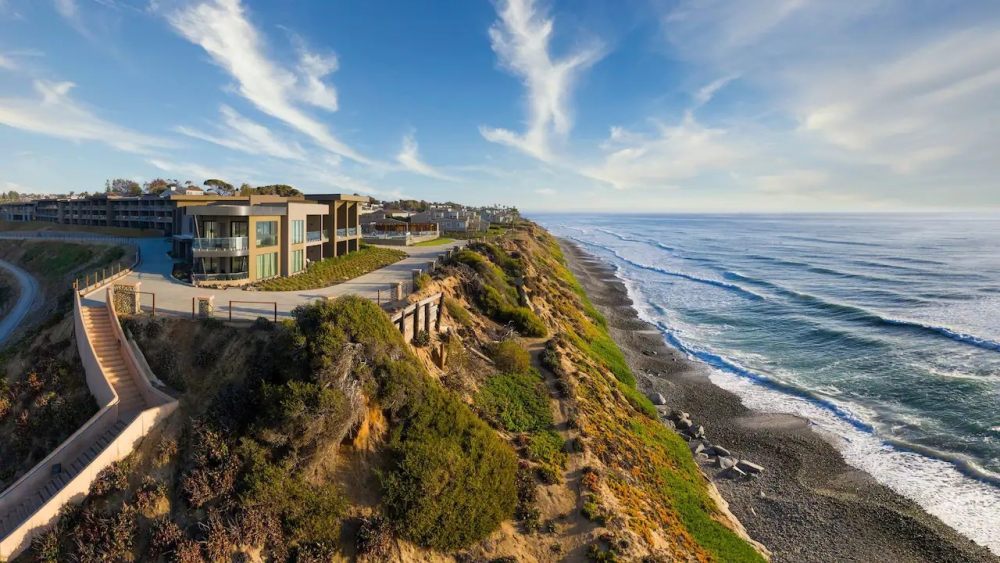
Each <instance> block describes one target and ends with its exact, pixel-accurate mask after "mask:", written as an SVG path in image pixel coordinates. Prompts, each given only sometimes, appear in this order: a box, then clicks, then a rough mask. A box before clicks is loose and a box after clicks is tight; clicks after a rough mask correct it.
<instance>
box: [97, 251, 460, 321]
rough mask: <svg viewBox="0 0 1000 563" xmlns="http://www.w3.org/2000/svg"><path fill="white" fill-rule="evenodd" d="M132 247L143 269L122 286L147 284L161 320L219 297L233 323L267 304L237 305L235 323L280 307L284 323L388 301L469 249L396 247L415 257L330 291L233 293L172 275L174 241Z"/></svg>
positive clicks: (240, 309) (245, 310) (240, 313)
mask: <svg viewBox="0 0 1000 563" xmlns="http://www.w3.org/2000/svg"><path fill="white" fill-rule="evenodd" d="M131 242H133V243H135V244H138V245H139V247H140V249H141V253H142V263H141V264H140V265H139V266H138V267H137V268H135V270H134V271H133V272H132V273H131V274H129V275H128V276H126V277H125V278H123V279H122V280H121V281H122V282H125V283H134V282H141V284H142V285H141V286H140V291H149V292H152V293H155V294H156V314H157V315H159V314H161V313H162V314H165V315H178V316H190V315H191V300H192V298H194V297H201V296H209V295H212V296H214V297H215V300H214V302H215V310H216V316H218V317H220V318H228V316H229V309H230V301H258V302H267V303H233V304H232V310H233V318H234V319H251V320H252V319H255V318H257V317H260V316H265V317H270V316H271V315H272V314H273V313H274V305H273V304H272V302H274V303H277V306H278V317H279V318H283V317H284V318H288V317H290V316H291V311H292V309H294V308H295V307H298V306H299V305H303V304H306V303H310V302H312V301H315V300H317V299H325V298H328V297H338V296H341V295H348V294H356V295H360V296H362V297H365V298H368V299H372V300H377V299H379V296H380V295H381V299H382V300H385V299H386V298H387V295H388V294H389V288H390V287H391V286H392V285H393V284H395V282H397V281H402V282H409V281H410V279H411V276H412V273H411V272H412V271H413V270H414V269H422V270H425V271H426V270H427V269H428V267H429V265H430V264H432V263H433V262H434V260H435V258H436V257H437V256H438V255H440V254H443V253H445V252H446V251H448V250H450V249H451V248H453V247H455V246H462V245H464V244H465V243H466V241H454V242H451V243H447V244H442V245H440V246H417V247H395V246H394V247H391V248H395V249H397V250H402V251H403V252H406V253H407V254H408V255H409V256H408V257H407V258H404V259H403V260H401V261H399V262H396V263H395V264H391V265H389V266H386V267H385V268H382V269H380V270H376V271H374V272H370V273H368V274H365V275H363V276H360V277H358V278H355V279H353V280H351V281H348V282H344V283H340V284H337V285H333V286H330V287H324V288H320V289H308V290H300V291H247V290H244V289H241V288H238V287H233V288H229V289H208V288H201V287H193V286H192V285H190V284H188V283H186V282H182V281H180V280H177V279H176V278H174V277H173V276H172V275H171V272H172V270H173V259H172V258H171V257H170V256H168V255H167V251H168V250H169V249H170V243H169V241H168V240H166V239H131ZM105 296H106V291H105V290H104V289H101V290H98V291H95V292H93V293H90V294H88V295H87V296H85V298H84V305H97V304H100V303H103V302H104V299H105ZM141 299H142V303H143V308H144V309H148V308H149V306H150V305H151V304H152V303H151V298H150V296H148V295H142V296H141Z"/></svg>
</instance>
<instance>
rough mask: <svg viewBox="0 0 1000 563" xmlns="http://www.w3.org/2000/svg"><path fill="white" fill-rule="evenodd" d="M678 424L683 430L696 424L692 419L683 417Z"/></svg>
mask: <svg viewBox="0 0 1000 563" xmlns="http://www.w3.org/2000/svg"><path fill="white" fill-rule="evenodd" d="M676 424H677V428H680V429H681V430H687V429H688V428H691V425H692V424H694V423H693V422H691V420H690V419H687V418H681V419H679V420H678V421H677V423H676Z"/></svg>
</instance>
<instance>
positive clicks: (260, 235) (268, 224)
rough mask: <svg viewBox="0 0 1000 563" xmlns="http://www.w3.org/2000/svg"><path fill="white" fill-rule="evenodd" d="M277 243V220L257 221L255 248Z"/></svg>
mask: <svg viewBox="0 0 1000 563" xmlns="http://www.w3.org/2000/svg"><path fill="white" fill-rule="evenodd" d="M276 244H278V222H277V221H259V222H258V223H257V248H260V247H262V246H274V245H276Z"/></svg>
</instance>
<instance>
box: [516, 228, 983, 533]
mask: <svg viewBox="0 0 1000 563" xmlns="http://www.w3.org/2000/svg"><path fill="white" fill-rule="evenodd" d="M531 218H532V219H534V220H536V221H538V222H539V223H541V224H542V225H544V226H545V227H546V228H548V229H549V230H550V231H551V232H552V233H553V234H555V235H556V236H559V237H563V238H565V239H567V240H569V241H572V242H575V243H577V244H578V245H580V246H581V247H582V248H583V249H584V250H587V251H588V252H590V253H592V254H593V255H595V256H597V257H599V258H602V259H604V260H606V261H607V262H609V263H610V264H612V265H613V266H614V267H615V268H616V272H617V276H618V277H619V278H620V279H622V280H623V281H624V282H625V284H626V287H627V289H628V292H629V295H630V297H631V298H632V300H633V301H634V302H635V307H636V309H637V310H638V312H639V314H640V316H641V317H642V318H644V319H645V320H647V321H650V322H652V323H654V324H655V325H656V326H657V327H659V329H660V331H661V332H662V334H663V337H664V339H666V340H667V342H668V343H669V344H670V345H672V346H674V347H675V348H678V349H680V350H681V351H682V352H684V353H685V354H687V355H688V356H689V357H690V358H691V359H693V360H696V361H699V362H701V363H703V364H705V365H706V366H708V368H709V373H710V378H711V379H712V381H713V382H714V383H716V384H717V385H719V386H721V387H724V388H726V389H729V390H731V391H733V392H734V393H736V394H737V395H739V396H740V397H741V399H742V400H743V402H744V403H745V404H746V405H747V406H749V407H751V408H754V409H757V410H761V411H766V412H783V413H792V414H797V415H800V416H802V417H805V418H807V419H809V420H810V421H811V422H812V423H813V424H814V425H815V427H816V428H817V429H818V430H821V431H823V432H825V433H827V434H828V435H830V436H832V437H833V438H832V439H833V441H834V442H835V443H836V444H837V445H838V447H839V448H840V451H841V452H842V453H843V455H844V458H845V460H846V461H847V462H848V463H849V464H851V465H854V466H855V467H858V468H859V469H862V470H864V471H866V472H868V473H870V474H871V475H873V476H874V477H875V478H876V479H878V480H879V481H880V482H882V483H883V484H885V485H887V486H889V487H890V488H892V489H894V490H895V491H897V492H899V493H900V494H902V495H904V496H906V497H909V498H911V499H913V500H914V501H916V502H917V503H918V504H920V505H921V506H922V507H923V508H924V509H925V510H927V511H928V512H930V513H931V514H934V515H936V516H938V517H939V518H941V519H942V520H943V521H944V522H945V523H946V524H948V525H950V526H952V527H953V528H955V529H957V530H958V531H959V532H961V533H963V534H965V535H967V536H969V537H970V538H972V539H973V540H975V541H977V542H979V543H981V544H984V545H987V546H989V547H990V548H991V549H992V550H993V551H994V552H997V553H1000V215H987V214H982V215H973V214H968V215H957V214H920V215H909V214H906V215H903V214H898V215H896V214H878V215H876V214H865V215H584V214H558V215H543V214H538V215H532V216H531Z"/></svg>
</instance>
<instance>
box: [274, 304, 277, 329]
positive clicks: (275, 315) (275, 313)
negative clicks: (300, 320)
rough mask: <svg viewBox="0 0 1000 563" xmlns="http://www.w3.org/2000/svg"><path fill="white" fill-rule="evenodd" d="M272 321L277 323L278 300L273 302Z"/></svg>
mask: <svg viewBox="0 0 1000 563" xmlns="http://www.w3.org/2000/svg"><path fill="white" fill-rule="evenodd" d="M274 323H275V324H277V323H278V302H277V301H275V302H274Z"/></svg>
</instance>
